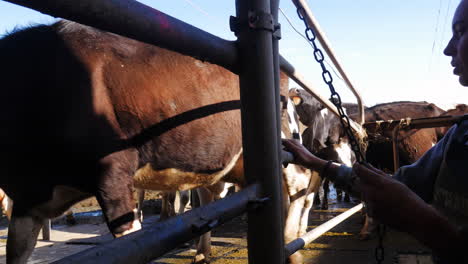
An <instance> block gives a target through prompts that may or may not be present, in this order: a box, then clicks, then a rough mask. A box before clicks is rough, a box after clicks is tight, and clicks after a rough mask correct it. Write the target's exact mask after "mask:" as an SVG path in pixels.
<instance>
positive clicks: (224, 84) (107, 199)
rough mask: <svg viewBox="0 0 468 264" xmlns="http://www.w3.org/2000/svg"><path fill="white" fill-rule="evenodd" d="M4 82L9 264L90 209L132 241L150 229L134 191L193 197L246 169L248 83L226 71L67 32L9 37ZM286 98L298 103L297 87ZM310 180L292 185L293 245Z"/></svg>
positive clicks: (57, 29)
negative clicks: (47, 224) (52, 226)
mask: <svg viewBox="0 0 468 264" xmlns="http://www.w3.org/2000/svg"><path fill="white" fill-rule="evenodd" d="M0 74H1V77H2V78H0V79H1V87H2V96H1V97H0V100H1V102H0V122H1V124H2V130H0V155H1V159H0V162H1V166H0V167H1V168H2V169H3V173H2V178H1V179H0V188H2V189H3V190H4V191H5V192H6V193H7V194H8V196H10V197H11V198H12V199H13V200H14V202H15V206H14V208H13V212H12V218H11V221H10V224H9V233H8V243H7V261H8V263H26V261H27V259H28V257H29V256H30V254H31V252H32V250H33V248H34V245H35V244H36V240H37V235H38V233H39V229H40V227H41V225H42V222H43V220H44V219H46V218H54V217H57V216H59V215H61V214H62V213H63V212H64V211H66V210H67V209H68V208H69V207H70V206H71V205H73V204H74V203H76V202H78V201H81V200H83V199H85V198H88V197H90V196H96V198H97V200H98V202H99V204H100V206H101V208H102V210H103V214H104V216H105V220H106V222H107V225H108V227H109V229H110V231H111V232H112V234H114V235H115V236H121V235H124V234H127V233H129V232H132V231H135V230H137V229H139V228H140V227H141V225H140V222H139V220H138V217H137V216H136V214H135V211H136V210H135V202H134V200H133V197H132V196H133V188H134V187H136V188H141V189H154V190H161V191H176V190H188V189H193V188H197V187H199V186H208V185H212V184H214V183H216V182H218V181H220V180H221V179H222V178H223V177H225V176H226V174H230V173H231V174H232V172H233V171H236V168H238V167H239V166H238V164H239V163H240V161H239V157H240V156H241V153H242V140H241V124H240V123H241V122H240V111H238V110H236V109H238V108H239V81H238V77H237V76H236V75H234V74H232V73H231V72H229V71H227V70H225V69H224V68H222V67H219V66H216V65H213V64H209V63H205V62H201V61H199V60H196V59H194V58H191V57H188V56H183V55H180V54H177V53H175V52H171V51H168V50H165V49H162V48H158V47H155V46H151V45H147V44H144V43H141V42H138V41H134V40H130V39H127V38H124V37H121V36H118V35H115V34H111V33H106V32H102V31H99V30H96V29H93V28H91V27H87V26H83V25H80V24H77V23H72V22H68V21H59V22H57V23H55V24H53V25H50V26H48V25H39V26H34V27H31V28H27V29H24V30H18V31H16V32H13V33H11V34H9V35H7V36H5V37H3V38H2V39H1V40H0ZM282 87H283V88H282V90H283V93H282V94H283V96H286V97H287V79H286V78H282ZM44 153H47V155H45V154H44ZM294 167H295V166H288V168H291V169H289V170H292V168H294ZM303 175H304V176H303V177H295V178H294V179H290V178H289V177H286V178H285V180H284V181H285V182H286V183H287V184H286V185H285V190H287V193H288V194H289V196H287V197H289V198H288V201H289V202H290V203H291V207H290V208H289V211H290V214H289V215H293V216H292V217H289V216H288V220H287V221H286V222H287V227H286V233H287V235H289V234H292V235H291V237H293V238H295V237H297V234H298V233H301V232H302V231H300V230H299V228H298V226H299V225H298V224H297V222H296V223H295V226H293V227H291V228H288V224H289V225H292V224H291V221H293V220H291V219H296V220H301V219H303V218H305V217H307V216H308V215H307V216H305V215H304V214H303V213H302V212H304V210H303V208H299V207H300V206H293V205H296V204H298V205H299V204H300V205H301V206H304V205H307V201H306V196H304V195H303V194H307V190H308V189H309V186H310V185H311V184H310V182H311V176H310V173H309V174H303ZM25 183H28V184H25ZM291 208H293V209H291ZM299 209H300V210H299ZM291 211H293V212H292V213H291ZM287 240H290V238H288V237H287Z"/></svg>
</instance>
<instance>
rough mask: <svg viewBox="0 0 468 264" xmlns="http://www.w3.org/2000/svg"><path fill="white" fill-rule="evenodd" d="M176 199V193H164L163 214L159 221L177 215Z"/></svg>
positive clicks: (162, 201) (162, 200)
mask: <svg viewBox="0 0 468 264" xmlns="http://www.w3.org/2000/svg"><path fill="white" fill-rule="evenodd" d="M175 198H176V192H172V191H165V192H163V193H162V199H161V214H160V215H159V220H160V221H163V220H166V219H168V218H169V217H173V216H175V215H176V213H175V208H174V203H175Z"/></svg>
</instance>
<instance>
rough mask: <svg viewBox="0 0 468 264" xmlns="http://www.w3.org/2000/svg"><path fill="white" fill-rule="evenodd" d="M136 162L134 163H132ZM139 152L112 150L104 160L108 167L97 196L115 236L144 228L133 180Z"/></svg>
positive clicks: (103, 162) (104, 166)
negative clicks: (137, 207)
mask: <svg viewBox="0 0 468 264" xmlns="http://www.w3.org/2000/svg"><path fill="white" fill-rule="evenodd" d="M132 161H134V163H132ZM136 161H137V153H136V152H133V151H131V150H126V151H121V152H117V153H113V154H111V155H109V156H107V157H105V158H103V159H102V160H101V163H102V164H101V166H102V167H103V168H105V171H104V174H103V175H101V180H100V182H99V184H98V188H97V192H96V198H97V200H98V202H99V205H100V206H101V208H102V211H103V214H104V217H105V219H106V222H107V226H108V227H109V230H110V231H111V233H112V234H113V235H114V236H115V237H120V236H123V235H126V234H128V233H131V232H134V231H138V230H140V229H141V223H140V220H139V218H138V216H137V210H136V206H135V205H136V204H135V201H134V199H133V179H132V176H133V175H134V173H135V171H136Z"/></svg>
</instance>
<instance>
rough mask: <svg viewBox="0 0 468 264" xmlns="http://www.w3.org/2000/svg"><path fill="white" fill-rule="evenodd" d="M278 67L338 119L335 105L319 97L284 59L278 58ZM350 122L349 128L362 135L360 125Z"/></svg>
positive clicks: (309, 84)
mask: <svg viewBox="0 0 468 264" xmlns="http://www.w3.org/2000/svg"><path fill="white" fill-rule="evenodd" d="M280 67H281V70H282V71H283V72H284V73H286V75H288V76H289V78H291V79H293V80H294V81H295V82H296V83H297V84H299V85H300V86H301V87H302V88H304V90H306V91H307V92H308V93H309V94H311V95H312V96H313V97H315V99H317V100H318V101H319V102H320V103H321V104H322V105H324V106H325V107H326V108H328V109H329V110H330V111H332V113H333V114H335V115H336V116H338V118H339V117H340V114H339V112H338V110H337V108H336V106H335V105H333V104H332V103H331V102H330V100H328V99H326V98H324V97H323V96H321V95H320V93H319V92H318V91H317V90H316V89H315V88H313V86H312V84H311V83H310V82H308V81H307V80H306V79H305V78H304V77H303V76H302V75H301V74H300V73H298V72H297V71H296V69H295V68H294V66H292V65H291V63H289V62H288V61H287V60H286V59H285V58H283V57H282V56H280ZM350 122H351V128H352V129H353V130H354V131H356V132H357V133H359V134H360V135H363V131H362V128H361V126H360V125H358V124H356V122H354V121H353V120H350Z"/></svg>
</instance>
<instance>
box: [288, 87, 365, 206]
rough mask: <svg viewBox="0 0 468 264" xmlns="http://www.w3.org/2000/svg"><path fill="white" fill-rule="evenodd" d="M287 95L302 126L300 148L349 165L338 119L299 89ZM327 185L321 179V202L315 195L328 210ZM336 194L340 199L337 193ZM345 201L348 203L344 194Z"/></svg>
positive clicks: (350, 154) (348, 150)
mask: <svg viewBox="0 0 468 264" xmlns="http://www.w3.org/2000/svg"><path fill="white" fill-rule="evenodd" d="M289 96H290V98H291V100H292V101H293V102H294V103H295V105H296V111H297V113H298V115H299V120H300V121H301V123H302V124H304V125H305V126H306V129H305V130H304V131H303V132H302V138H303V145H304V146H305V147H306V148H307V149H308V150H309V151H311V152H312V153H315V154H316V155H317V156H319V157H321V158H323V159H327V160H333V161H335V162H338V163H342V164H345V165H347V166H352V164H353V163H354V162H355V160H356V158H355V155H354V152H353V151H352V149H351V146H350V144H349V142H348V138H347V137H346V135H345V132H344V130H343V128H342V126H341V123H340V120H339V118H338V117H337V116H336V115H335V114H333V113H332V112H331V111H330V110H328V109H327V108H325V107H324V106H323V105H322V104H321V103H320V102H319V101H318V100H317V99H315V98H314V97H313V96H312V95H310V94H309V93H308V92H306V91H305V90H303V89H297V88H292V89H291V90H289ZM328 185H329V181H328V179H323V182H322V187H323V192H324V194H323V196H322V198H321V199H320V196H319V195H317V200H319V201H320V200H321V208H322V209H327V208H328V191H329V188H328ZM318 191H319V190H317V192H318ZM336 191H337V195H338V197H339V198H340V197H341V191H340V190H338V189H337V190H336ZM345 201H349V195H348V194H345Z"/></svg>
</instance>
